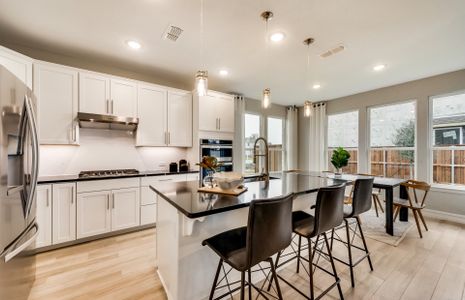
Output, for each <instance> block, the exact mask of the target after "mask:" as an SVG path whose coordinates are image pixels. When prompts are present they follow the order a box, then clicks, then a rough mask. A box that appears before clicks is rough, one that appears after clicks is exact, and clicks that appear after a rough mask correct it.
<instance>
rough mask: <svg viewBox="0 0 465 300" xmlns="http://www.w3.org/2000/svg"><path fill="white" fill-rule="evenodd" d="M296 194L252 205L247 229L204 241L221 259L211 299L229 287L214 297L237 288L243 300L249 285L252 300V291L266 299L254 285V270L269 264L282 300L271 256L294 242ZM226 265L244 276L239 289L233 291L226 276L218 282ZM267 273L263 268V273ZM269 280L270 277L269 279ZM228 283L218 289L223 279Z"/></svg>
mask: <svg viewBox="0 0 465 300" xmlns="http://www.w3.org/2000/svg"><path fill="white" fill-rule="evenodd" d="M293 198H294V196H293V195H287V196H284V197H281V198H274V199H267V200H254V201H252V202H251V203H250V208H249V217H248V222H247V227H240V228H236V229H232V230H228V231H226V232H223V233H220V234H217V235H215V236H213V237H211V238H208V239H206V240H204V241H203V242H202V245H203V246H208V247H210V248H211V249H212V250H213V251H215V253H216V254H218V256H219V257H220V261H219V263H218V268H217V271H216V274H215V279H214V281H213V286H212V289H211V292H210V297H209V299H213V297H214V294H215V290H216V289H219V288H222V287H228V292H226V293H225V294H223V295H221V296H219V297H217V298H215V299H221V298H223V297H225V296H227V295H229V294H232V293H234V292H235V291H237V290H238V289H240V290H241V292H240V293H241V294H240V299H241V300H243V299H244V289H245V286H246V285H247V286H249V299H252V288H254V289H255V290H256V291H257V292H258V293H259V294H261V295H262V296H264V297H265V298H267V297H266V296H265V293H268V292H267V291H262V290H261V289H259V288H258V287H256V286H255V285H253V284H252V280H251V277H252V275H251V273H252V272H254V271H252V270H251V269H252V267H254V266H255V265H257V264H259V263H261V262H263V261H267V262H268V263H269V264H270V268H269V269H270V271H271V275H272V278H274V280H276V290H275V291H276V293H277V294H278V298H279V299H282V294H281V290H280V287H279V283H278V281H277V277H276V270H275V268H274V264H273V261H272V259H271V256H272V255H274V254H276V253H278V252H279V251H281V250H283V249H285V248H286V247H288V246H289V245H290V243H291V239H292V200H293ZM224 263H227V264H228V265H229V266H231V268H233V269H235V270H237V271H239V272H240V273H241V280H240V286H239V287H236V288H234V289H231V286H232V285H233V284H236V283H239V281H236V282H231V283H230V282H228V279H227V274H228V273H229V271H228V272H226V271H225V269H224V268H223V271H224V273H225V275H224V277H223V278H222V279H221V280H220V282H218V277H219V275H220V271H221V268H222V267H223V264H224ZM257 271H262V272H264V270H263V268H262V267H261V266H260V270H257ZM246 272H247V273H248V281H247V283H246V282H245V273H246ZM266 278H268V275H267V276H266ZM224 279H225V280H226V285H224V286H219V284H220V283H221V281H222V280H224Z"/></svg>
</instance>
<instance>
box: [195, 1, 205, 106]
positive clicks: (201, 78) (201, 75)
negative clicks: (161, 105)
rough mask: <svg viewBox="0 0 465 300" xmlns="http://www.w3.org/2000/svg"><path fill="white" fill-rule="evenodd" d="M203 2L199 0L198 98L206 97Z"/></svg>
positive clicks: (196, 79) (196, 77) (196, 86)
mask: <svg viewBox="0 0 465 300" xmlns="http://www.w3.org/2000/svg"><path fill="white" fill-rule="evenodd" d="M203 1H204V0H200V59H201V61H202V67H203V69H204V70H199V71H197V73H196V74H195V90H196V92H197V95H198V96H199V97H200V96H206V95H207V92H208V71H206V70H205V61H204V37H203Z"/></svg>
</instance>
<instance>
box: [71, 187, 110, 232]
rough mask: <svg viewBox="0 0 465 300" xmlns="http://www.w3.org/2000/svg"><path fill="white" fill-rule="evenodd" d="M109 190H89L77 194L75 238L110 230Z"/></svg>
mask: <svg viewBox="0 0 465 300" xmlns="http://www.w3.org/2000/svg"><path fill="white" fill-rule="evenodd" d="M110 196H111V192H110V191H100V192H89V193H83V194H78V196H77V238H78V239H80V238H85V237H89V236H93V235H97V234H102V233H106V232H110V230H111V210H110Z"/></svg>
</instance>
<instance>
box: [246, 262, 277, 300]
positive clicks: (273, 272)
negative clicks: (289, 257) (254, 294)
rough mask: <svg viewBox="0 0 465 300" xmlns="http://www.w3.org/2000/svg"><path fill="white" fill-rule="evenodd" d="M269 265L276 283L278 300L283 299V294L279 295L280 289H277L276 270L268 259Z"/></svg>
mask: <svg viewBox="0 0 465 300" xmlns="http://www.w3.org/2000/svg"><path fill="white" fill-rule="evenodd" d="M268 261H269V263H270V266H271V274H272V275H273V278H274V281H275V282H276V291H277V292H278V299H280V300H281V299H283V294H282V293H281V288H280V287H279V282H278V276H277V275H276V269H275V267H274V265H273V260H272V259H271V257H270V258H269V260H268ZM251 299H252V298H251Z"/></svg>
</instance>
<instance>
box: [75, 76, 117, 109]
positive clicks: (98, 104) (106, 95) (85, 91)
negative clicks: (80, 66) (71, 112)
mask: <svg viewBox="0 0 465 300" xmlns="http://www.w3.org/2000/svg"><path fill="white" fill-rule="evenodd" d="M79 111H80V112H86V113H94V114H110V78H109V77H108V76H105V75H102V74H98V73H90V72H89V73H88V72H79Z"/></svg>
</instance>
